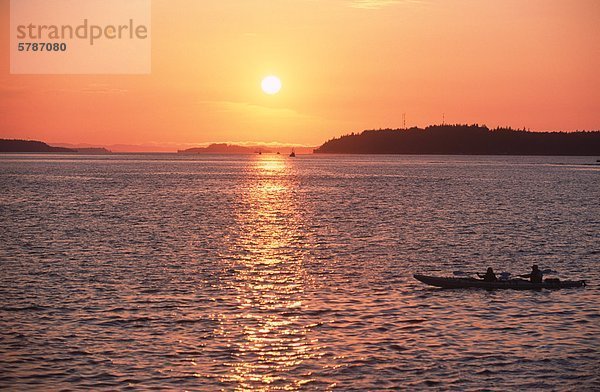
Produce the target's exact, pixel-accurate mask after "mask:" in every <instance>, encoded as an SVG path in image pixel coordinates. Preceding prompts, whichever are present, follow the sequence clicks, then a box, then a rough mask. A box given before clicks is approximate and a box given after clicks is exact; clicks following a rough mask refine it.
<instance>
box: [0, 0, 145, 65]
mask: <svg viewBox="0 0 600 392" xmlns="http://www.w3.org/2000/svg"><path fill="white" fill-rule="evenodd" d="M150 23H151V0H11V1H10V72H11V73H12V74H149V73H150V70H151V26H150Z"/></svg>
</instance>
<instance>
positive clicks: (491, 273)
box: [477, 267, 498, 282]
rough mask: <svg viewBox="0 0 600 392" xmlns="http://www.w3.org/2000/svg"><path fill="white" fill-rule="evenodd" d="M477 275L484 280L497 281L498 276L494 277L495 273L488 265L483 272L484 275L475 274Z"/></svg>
mask: <svg viewBox="0 0 600 392" xmlns="http://www.w3.org/2000/svg"><path fill="white" fill-rule="evenodd" d="M477 276H479V277H480V278H482V279H483V281H484V282H496V281H498V278H497V277H496V274H495V273H494V270H493V269H492V267H488V269H487V271H486V272H485V275H481V274H477Z"/></svg>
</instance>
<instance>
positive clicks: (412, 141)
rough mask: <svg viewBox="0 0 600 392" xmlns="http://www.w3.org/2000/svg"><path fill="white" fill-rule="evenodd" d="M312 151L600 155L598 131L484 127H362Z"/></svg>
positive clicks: (340, 152)
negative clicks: (542, 130)
mask: <svg viewBox="0 0 600 392" xmlns="http://www.w3.org/2000/svg"><path fill="white" fill-rule="evenodd" d="M314 152H315V153H321V154H322V153H333V154H336V153H337V154H449V155H584V156H598V155H600V131H581V132H579V131H578V132H529V131H526V130H515V129H512V128H496V129H492V130H490V129H489V128H487V127H486V126H480V125H478V124H474V125H460V124H457V125H432V126H428V127H426V128H425V129H423V128H416V127H413V128H409V129H379V130H366V131H363V132H361V133H359V134H354V133H352V134H350V135H345V136H341V137H339V138H334V139H331V140H329V141H327V142H325V143H324V144H323V145H322V146H321V147H319V148H317V149H315V150H314Z"/></svg>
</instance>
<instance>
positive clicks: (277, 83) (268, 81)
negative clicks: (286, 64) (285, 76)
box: [260, 75, 281, 95]
mask: <svg viewBox="0 0 600 392" xmlns="http://www.w3.org/2000/svg"><path fill="white" fill-rule="evenodd" d="M260 85H261V88H262V90H263V91H264V92H265V93H267V94H269V95H273V94H277V93H278V92H279V90H281V80H279V78H278V77H277V76H273V75H271V76H267V77H266V78H264V79H263V80H262V82H261V84H260Z"/></svg>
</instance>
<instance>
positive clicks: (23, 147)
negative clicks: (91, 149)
mask: <svg viewBox="0 0 600 392" xmlns="http://www.w3.org/2000/svg"><path fill="white" fill-rule="evenodd" d="M0 152H71V153H76V152H77V150H73V149H71V148H65V147H52V146H49V145H48V144H46V143H44V142H39V141H36V140H16V139H0Z"/></svg>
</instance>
